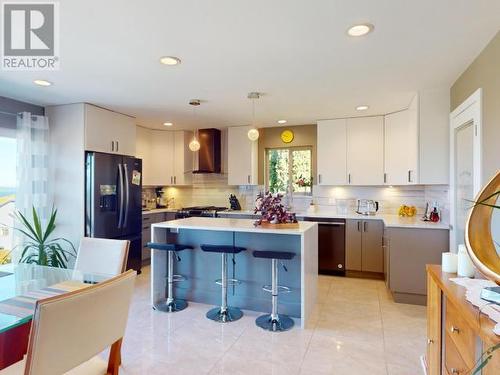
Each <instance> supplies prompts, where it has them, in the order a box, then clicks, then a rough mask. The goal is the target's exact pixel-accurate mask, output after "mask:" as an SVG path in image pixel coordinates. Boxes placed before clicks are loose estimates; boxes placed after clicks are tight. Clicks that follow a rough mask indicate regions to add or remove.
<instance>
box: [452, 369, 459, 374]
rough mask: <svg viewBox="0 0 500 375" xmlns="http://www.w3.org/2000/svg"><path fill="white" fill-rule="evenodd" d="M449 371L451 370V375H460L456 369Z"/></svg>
mask: <svg viewBox="0 0 500 375" xmlns="http://www.w3.org/2000/svg"><path fill="white" fill-rule="evenodd" d="M450 370H451V373H452V374H453V375H459V374H460V371H459V370H457V369H456V368H451V369H450Z"/></svg>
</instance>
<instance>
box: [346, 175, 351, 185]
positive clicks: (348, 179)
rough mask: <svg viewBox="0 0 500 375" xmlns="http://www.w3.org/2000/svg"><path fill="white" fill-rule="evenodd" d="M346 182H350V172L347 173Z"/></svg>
mask: <svg viewBox="0 0 500 375" xmlns="http://www.w3.org/2000/svg"><path fill="white" fill-rule="evenodd" d="M347 182H348V183H349V184H350V183H351V174H350V173H348V174H347Z"/></svg>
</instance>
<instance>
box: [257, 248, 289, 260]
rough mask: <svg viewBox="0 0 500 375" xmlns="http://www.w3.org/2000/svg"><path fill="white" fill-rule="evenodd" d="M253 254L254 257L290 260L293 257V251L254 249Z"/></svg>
mask: <svg viewBox="0 0 500 375" xmlns="http://www.w3.org/2000/svg"><path fill="white" fill-rule="evenodd" d="M253 256H254V257H255V258H265V259H283V260H290V259H293V258H294V257H295V253H291V252H289V251H272V250H269V251H268V250H255V251H254V252H253Z"/></svg>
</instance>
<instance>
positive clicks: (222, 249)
mask: <svg viewBox="0 0 500 375" xmlns="http://www.w3.org/2000/svg"><path fill="white" fill-rule="evenodd" d="M200 247H201V249H202V250H203V251H206V252H208V253H223V254H238V253H241V252H242V251H245V250H246V248H244V247H238V246H231V245H201V246H200Z"/></svg>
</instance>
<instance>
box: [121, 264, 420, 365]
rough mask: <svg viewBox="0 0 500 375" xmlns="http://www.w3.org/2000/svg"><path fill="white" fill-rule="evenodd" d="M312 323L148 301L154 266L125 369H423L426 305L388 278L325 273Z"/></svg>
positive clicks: (145, 277)
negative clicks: (275, 327) (158, 307)
mask: <svg viewBox="0 0 500 375" xmlns="http://www.w3.org/2000/svg"><path fill="white" fill-rule="evenodd" d="M318 291H319V300H318V305H317V308H316V311H315V316H314V319H313V320H314V323H313V328H311V329H308V330H301V329H299V328H295V329H293V330H291V331H288V332H284V333H279V334H278V333H275V334H273V333H270V332H265V331H263V330H261V329H259V328H258V327H256V326H255V325H254V320H255V317H256V316H257V315H259V314H257V313H254V312H246V314H245V316H244V317H243V318H242V319H241V320H239V321H237V322H233V323H231V324H225V325H221V324H217V323H214V322H212V321H209V320H207V319H205V317H204V315H205V312H206V311H207V309H208V308H209V307H210V306H207V305H203V304H195V303H191V304H190V306H189V308H188V309H187V310H184V311H182V312H180V313H177V314H165V313H161V312H157V311H154V310H152V309H151V307H150V305H149V269H148V268H146V269H145V271H144V272H143V273H142V275H140V276H139V277H138V280H137V286H136V291H135V295H134V300H133V304H132V306H131V311H130V319H129V324H128V328H127V333H126V336H125V340H124V344H123V349H122V355H123V368H122V372H121V373H122V374H123V375H131V374H148V375H156V374H176V375H182V374H193V375H199V374H210V375H216V374H217V375H219V374H231V375H238V374H242V375H243V374H258V375H266V374H273V375H279V374H286V375H294V374H304V375H306V374H307V375H309V374H318V375H319V374H352V375H356V374H373V375H378V374H384V375H419V374H422V373H423V372H422V369H421V366H420V359H419V357H420V355H421V354H422V353H423V352H424V351H425V330H426V322H425V307H422V306H412V305H403V304H396V303H394V302H393V301H392V299H391V297H390V295H389V294H388V293H387V292H386V289H385V285H384V283H383V282H382V281H376V280H364V279H350V278H349V279H348V278H340V277H329V276H320V278H319V285H318Z"/></svg>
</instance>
